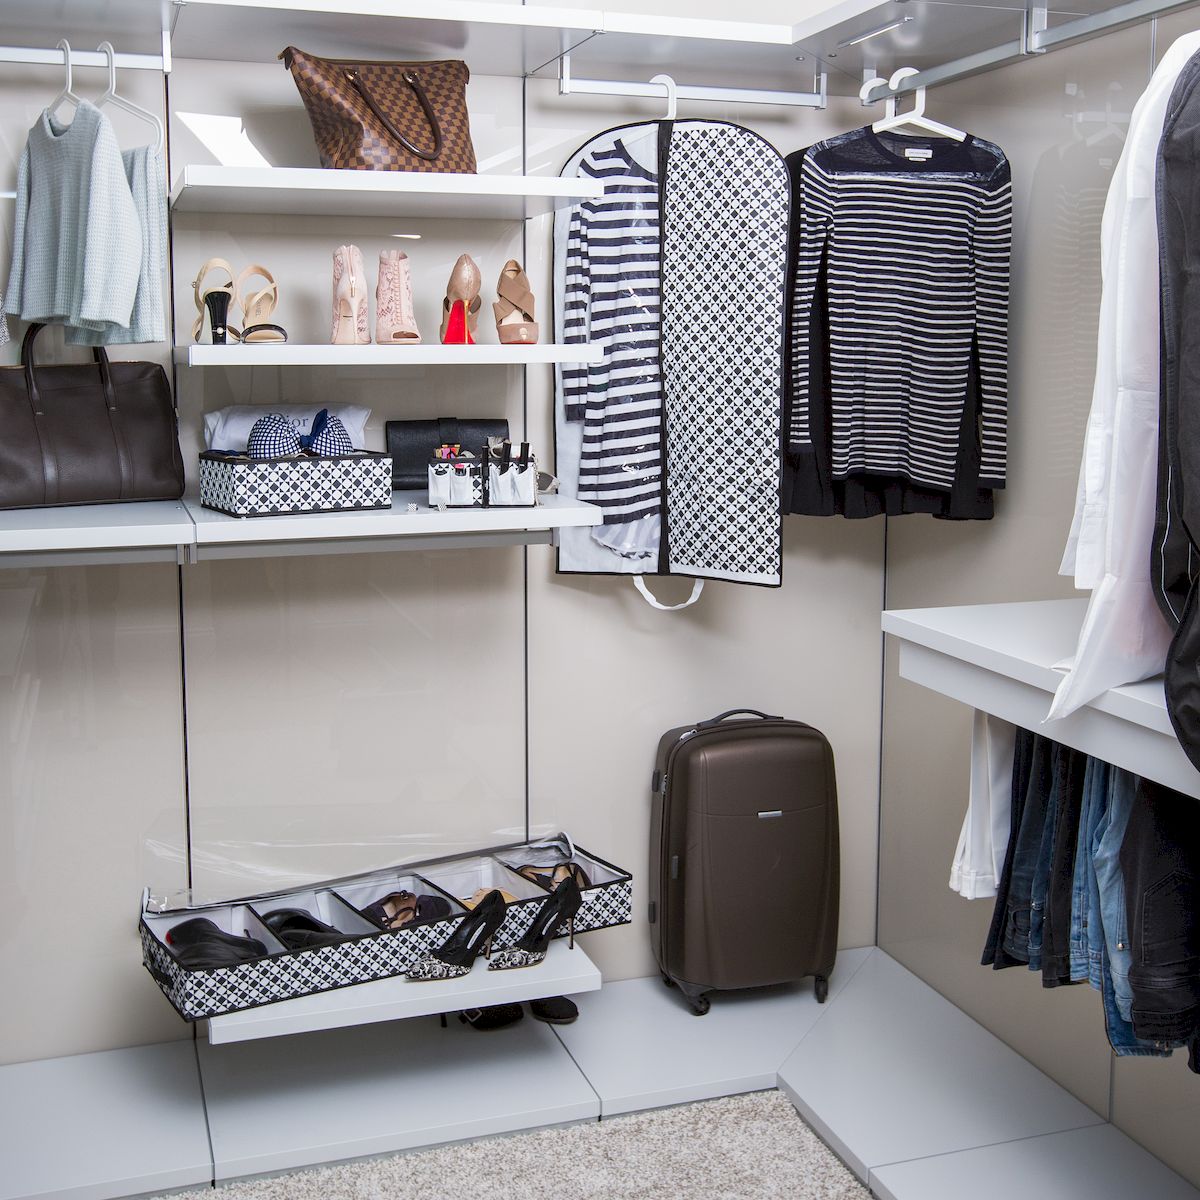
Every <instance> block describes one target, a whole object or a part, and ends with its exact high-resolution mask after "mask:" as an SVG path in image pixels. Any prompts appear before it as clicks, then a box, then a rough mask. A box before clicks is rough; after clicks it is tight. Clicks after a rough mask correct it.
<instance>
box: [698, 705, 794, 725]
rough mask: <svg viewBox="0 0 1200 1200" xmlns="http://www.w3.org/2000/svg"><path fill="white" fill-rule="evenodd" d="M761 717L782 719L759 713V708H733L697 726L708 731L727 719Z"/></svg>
mask: <svg viewBox="0 0 1200 1200" xmlns="http://www.w3.org/2000/svg"><path fill="white" fill-rule="evenodd" d="M740 716H748V717H761V718H762V719H763V720H764V721H780V720H782V719H783V718H782V717H772V716H769V715H768V714H767V713H765V712H759V711H758V709H757V708H731V709H730V710H729V711H728V712H723V713H722V714H721V715H720V716H719V717H712V718H711V719H709V720H707V721H701V722H700V724H699V725H697V726H696V728H697V729H706V728H707V727H708V726H710V725H720V723H721V722H722V721H724V720H725V718H726V717H740Z"/></svg>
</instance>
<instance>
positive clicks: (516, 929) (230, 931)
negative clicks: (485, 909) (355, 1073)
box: [139, 833, 632, 1021]
mask: <svg viewBox="0 0 1200 1200" xmlns="http://www.w3.org/2000/svg"><path fill="white" fill-rule="evenodd" d="M566 863H575V864H577V866H576V868H575V869H576V870H577V871H578V872H580V873H581V874H580V875H579V880H580V886H581V887H582V889H583V904H582V906H581V908H580V910H579V912H578V913H577V914H576V918H575V920H574V922H573V924H572V927H571V930H569V929H568V928H567V927H566V926H565V925H564V926H563V927H561V928H560V929H559V930H558V932H557V935H556V936H559V937H563V936H567V934H568V933H569V932H571V931H572V930H573V932H576V933H581V932H585V931H587V930H594V929H602V928H605V927H607V926H612V925H620V924H626V923H628V922H629V920H630V919H631V909H632V877H631V876H630V874H629V873H628V872H627V871H623V870H622V869H621V868H619V867H616V866H614V865H613V864H612V863H609V862H606V861H605V860H603V859H600V858H597V857H596V856H595V855H593V854H591V853H589V852H588V851H586V850H583V849H582V848H576V847H575V846H574V844H573V843H572V842H571V839H570V838H569V837H568V836H567V835H566V834H565V833H560V834H557V835H556V836H554V837H552V838H547V839H543V840H539V841H531V842H518V843H513V844H510V845H507V846H500V847H496V848H493V849H489V850H484V851H477V852H472V853H467V854H458V855H453V856H449V857H446V858H440V859H433V860H427V861H424V862H419V863H407V864H404V865H401V866H393V867H388V868H386V869H383V870H376V871H369V872H364V873H363V874H360V875H355V876H349V877H345V878H341V879H334V880H323V881H320V882H316V883H310V884H308V885H307V886H297V887H292V888H286V889H282V890H276V891H272V892H265V893H262V894H259V895H254V896H243V897H238V898H237V899H232V900H224V901H214V902H211V903H205V904H196V903H180V902H179V897H178V896H174V897H162V896H152V895H151V894H150V891H149V889H147V891H146V892H145V893H144V895H143V901H142V912H141V919H140V922H139V934H140V937H141V944H142V958H143V964H144V965H145V967H146V969H147V971H149V973H150V975H151V976H152V977H153V978H154V980H155V982H156V983H157V984H158V986H159V987H160V988H161V990H162V991H163V993H164V995H166V997H167V999H168V1000H169V1001H170V1002H171V1004H172V1006H173V1007H174V1008H175V1010H176V1011H177V1012H178V1013H179V1015H180V1016H181V1017H183V1018H184V1019H185V1020H188V1021H195V1020H200V1019H203V1018H206V1017H213V1016H218V1015H220V1014H223V1013H230V1012H239V1011H242V1010H244V1009H248V1008H256V1007H258V1006H260V1005H263V1004H272V1003H275V1002H277V1001H281V1000H290V999H294V998H296V997H298V996H304V995H310V994H312V993H315V992H324V991H332V990H334V989H337V988H342V987H350V986H353V985H355V984H359V983H368V982H371V981H373V980H377V979H386V978H389V977H392V976H396V975H402V974H405V973H406V972H407V971H408V970H409V969H410V968H411V967H412V966H413V965H414V964H415V963H416V962H417V961H418V960H419V959H421V958H423V957H425V956H427V955H428V954H429V953H430V952H431V951H434V950H437V949H438V948H439V947H440V946H442V945H443V944H444V943H445V942H446V940H447V939H448V938H449V937H450V936H451V934H452V933H453V932H454V930H455V929H456V928H457V926H458V924H459V922H460V921H462V920H463V919H464V917H466V916H467V914H468V913H469V912H470V910H471V909H472V908H473V907H474V904H475V903H477V902H478V900H479V899H481V898H482V896H483V895H485V894H486V893H487V892H489V891H491V890H493V889H496V890H499V891H501V892H502V893H503V894H504V898H505V901H506V904H507V910H506V913H505V919H504V922H503V924H502V925H501V926H500V928H499V930H498V931H497V933H496V935H495V938H494V945H495V946H496V947H497V948H507V947H510V946H513V945H515V944H516V943H517V942H518V941H519V940H520V938H521V937H522V936H523V935H524V934H525V933H526V931H527V930H528V929H529V927H530V925H531V924H532V922H533V920H534V918H535V916H536V914H537V912H538V910H539V909H540V908H541V906H542V904H543V902H544V901H545V899H546V896H547V895H548V894H549V893H550V891H551V890H552V881H551V876H552V875H553V872H554V869H555V868H556V867H560V866H562V865H563V864H566ZM522 868H524V869H525V873H522ZM532 868H536V869H532ZM585 883H586V886H585ZM396 893H409V894H410V895H411V897H412V898H414V903H415V902H416V901H418V900H425V899H429V900H431V901H433V903H430V904H428V905H427V908H428V910H429V915H425V914H422V913H421V912H420V911H419V908H414V911H413V915H412V918H411V919H408V920H406V922H405V923H404V924H401V925H400V926H399V927H398V928H395V927H393V928H389V927H387V925H386V924H384V923H383V921H381V920H380V919H379V918H378V913H377V912H376V914H375V915H372V912H371V909H372V906H376V907H377V906H378V904H379V902H380V901H382V900H383V899H385V898H386V897H389V896H393V895H394V894H396ZM280 909H297V910H300V912H301V913H303V914H305V915H306V917H307V918H310V919H311V920H312V921H313V922H315V923H317V924H318V925H319V926H323V927H327V931H326V934H327V936H329V937H331V938H334V939H336V940H333V941H332V942H330V943H327V944H320V945H310V946H306V947H304V948H299V949H290V948H288V947H287V946H285V945H284V944H283V942H282V941H280V939H279V938H278V937H277V936H276V935H275V933H274V932H273V931H272V928H271V927H270V925H269V924H268V921H269V919H270V918H271V916H272V914H273V913H276V912H277V911H278V910H280ZM196 919H205V920H208V921H211V922H212V923H213V925H215V926H216V927H217V931H219V932H214V933H213V935H212V936H214V937H216V938H224V939H225V940H226V941H232V942H237V941H238V940H240V939H243V938H251V939H254V940H255V941H257V942H258V943H261V946H262V948H263V950H264V951H265V953H254V954H253V956H251V957H248V958H245V959H243V960H242V961H237V962H233V963H230V964H228V965H221V966H210V965H203V966H196V965H188V964H187V963H185V962H183V961H181V960H180V957H179V947H178V946H176V947H175V948H173V947H172V945H171V944H170V935H171V934H172V931H174V930H177V929H178V928H179V927H180V926H182V925H184V923H185V922H188V921H193V920H196ZM193 928H194V927H193Z"/></svg>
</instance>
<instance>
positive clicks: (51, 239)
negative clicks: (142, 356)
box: [4, 100, 142, 332]
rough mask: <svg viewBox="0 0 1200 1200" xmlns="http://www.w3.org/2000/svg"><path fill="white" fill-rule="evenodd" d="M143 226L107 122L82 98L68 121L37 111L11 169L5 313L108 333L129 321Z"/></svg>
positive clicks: (137, 272)
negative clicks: (12, 211) (12, 217)
mask: <svg viewBox="0 0 1200 1200" xmlns="http://www.w3.org/2000/svg"><path fill="white" fill-rule="evenodd" d="M141 269H142V232H141V224H140V222H139V220H138V214H137V212H136V210H135V208H134V204H133V197H132V195H131V194H130V190H129V180H128V179H127V178H126V176H125V167H124V164H123V162H122V160H121V149H120V147H119V146H118V144H117V138H116V134H115V133H114V132H113V128H112V125H111V124H110V123H109V121H108V118H107V117H106V116H104V114H103V113H102V112H100V110H99V109H97V108H96V107H95V105H93V104H89V103H88V102H87V101H86V100H84V101H81V102H80V104H79V107H78V109H77V110H76V112H75V117H74V120H72V122H71V124H70V125H63V124H62V123H61V122H60V121H58V120H57V119H56V118H54V117H52V116H51V115H50V114H49V113H47V112H43V113H42V115H41V116H40V117H39V118H38V122H37V124H36V125H34V127H33V128H32V129H31V130H30V131H29V140H28V141H27V142H26V143H25V149H24V151H23V152H22V154H21V164H20V167H19V168H18V171H17V212H16V223H15V226H14V229H13V256H12V268H11V270H10V273H9V278H8V295H7V296H6V297H5V301H4V309H5V311H6V312H8V313H11V314H12V315H13V316H16V317H19V318H21V319H22V320H24V321H48V322H53V323H56V324H64V325H73V326H75V327H77V328H80V329H92V330H96V331H97V332H105V331H106V330H108V329H110V328H125V327H127V326H128V325H129V323H130V315H131V313H132V311H133V302H134V297H135V296H136V294H137V288H138V278H139V276H140V275H141Z"/></svg>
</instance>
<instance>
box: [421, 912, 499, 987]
mask: <svg viewBox="0 0 1200 1200" xmlns="http://www.w3.org/2000/svg"><path fill="white" fill-rule="evenodd" d="M507 907H508V906H507V905H506V904H505V903H504V897H503V896H501V895H500V893H499V892H497V891H495V890H493V891H490V892H488V894H487V895H486V896H484V898H483V899H482V900H481V901H480V902H479V903H478V904H477V905H476V906H475V908H474V910H473V911H472V912H471V914H470V915H469V916H466V917H464V918H463V919H462V921H460V922H459V924H458V925H457V926H456V927H455V930H454V932H453V933H452V934H451V935H450V936H449V937H448V938H447V939H446V940H445V942H443V943H442V945H441V946H440V947H439V948H438V949H437V950H434V951H432V952H431V953H430V954H429V955H428V956H427V957H425V958H422V959H420V960H418V961H417V962H415V963H413V965H412V966H411V967H409V969H408V978H409V979H411V980H413V982H414V983H426V982H429V981H431V980H434V979H457V978H458V977H459V976H460V975H466V974H468V973H469V972H470V970H471V966H472V964H473V963H474V962H475V959H476V958H478V957H479V954H480V952H481V951H482V952H483V953H484V954H487V953H490V951H491V945H492V938H493V936H494V935H495V933H496V930H498V929H499V928H500V926H501V925H503V924H504V914H505V912H506V911H507Z"/></svg>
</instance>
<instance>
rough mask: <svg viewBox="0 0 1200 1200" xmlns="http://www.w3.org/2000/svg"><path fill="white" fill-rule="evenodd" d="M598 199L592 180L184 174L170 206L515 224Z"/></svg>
mask: <svg viewBox="0 0 1200 1200" xmlns="http://www.w3.org/2000/svg"><path fill="white" fill-rule="evenodd" d="M603 194H604V183H603V181H602V180H598V179H560V178H559V177H557V176H549V175H547V176H537V175H450V174H440V173H429V174H422V173H420V172H416V171H332V170H324V169H323V168H321V167H221V166H208V165H203V164H202V165H189V166H186V167H184V168H183V170H182V171H181V172H180V174H179V177H178V179H177V180H176V181H175V187H174V190H173V191H172V193H171V207H172V208H173V209H174V211H175V212H184V213H255V214H264V215H267V216H290V217H389V218H395V219H397V220H400V219H404V218H410V217H435V218H438V219H439V220H445V219H447V218H468V217H469V218H472V219H475V220H485V221H487V220H494V221H515V220H520V219H522V218H524V217H534V216H539V215H541V214H543V213H547V212H550V211H552V210H553V209H554V208H556V207H560V206H565V205H570V204H574V203H576V202H578V201H580V200H589V199H594V198H596V197H598V196H602V195H603Z"/></svg>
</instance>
